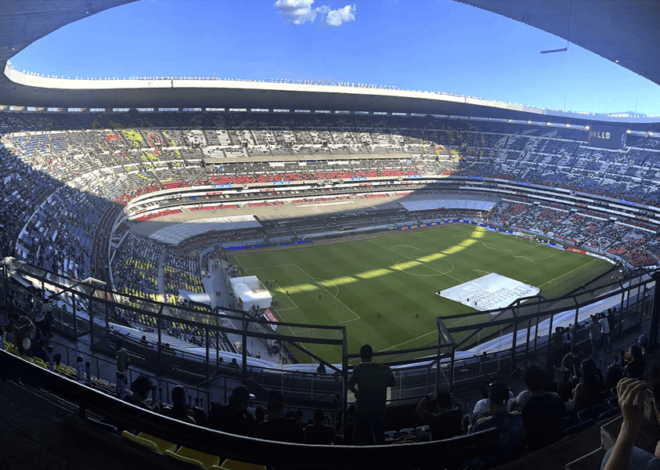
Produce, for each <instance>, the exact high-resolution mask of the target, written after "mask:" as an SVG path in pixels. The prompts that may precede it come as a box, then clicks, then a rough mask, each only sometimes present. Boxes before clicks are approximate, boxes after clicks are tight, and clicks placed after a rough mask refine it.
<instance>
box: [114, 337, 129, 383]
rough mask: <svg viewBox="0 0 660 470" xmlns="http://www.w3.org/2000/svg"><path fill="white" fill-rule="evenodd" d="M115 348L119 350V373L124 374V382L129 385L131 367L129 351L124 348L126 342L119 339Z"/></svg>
mask: <svg viewBox="0 0 660 470" xmlns="http://www.w3.org/2000/svg"><path fill="white" fill-rule="evenodd" d="M115 347H116V348H117V372H118V373H119V372H121V373H123V374H124V381H125V382H126V383H128V368H129V366H130V365H131V362H130V359H129V358H128V349H126V348H125V347H124V340H123V339H121V338H117V340H116V341H115Z"/></svg>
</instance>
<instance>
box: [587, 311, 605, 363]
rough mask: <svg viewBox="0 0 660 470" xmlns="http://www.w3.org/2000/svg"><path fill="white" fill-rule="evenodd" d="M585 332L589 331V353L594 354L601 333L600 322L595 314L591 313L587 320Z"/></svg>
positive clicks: (597, 347) (598, 346) (598, 347)
mask: <svg viewBox="0 0 660 470" xmlns="http://www.w3.org/2000/svg"><path fill="white" fill-rule="evenodd" d="M586 328H587V332H588V333H589V341H591V354H593V355H596V353H597V352H598V350H599V349H600V341H601V339H602V333H601V331H600V324H599V323H598V320H596V316H595V315H591V317H590V318H589V322H588V323H587V325H586Z"/></svg>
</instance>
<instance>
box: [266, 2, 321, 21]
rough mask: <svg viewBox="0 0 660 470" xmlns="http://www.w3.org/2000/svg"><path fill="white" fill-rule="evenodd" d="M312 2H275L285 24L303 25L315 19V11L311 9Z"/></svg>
mask: <svg viewBox="0 0 660 470" xmlns="http://www.w3.org/2000/svg"><path fill="white" fill-rule="evenodd" d="M313 4H314V0H277V1H276V2H275V8H277V9H278V10H279V11H280V13H281V14H282V16H284V18H285V20H286V21H287V23H293V24H303V23H307V22H312V21H314V20H315V19H316V15H317V11H316V10H315V9H313V8H312V5H313Z"/></svg>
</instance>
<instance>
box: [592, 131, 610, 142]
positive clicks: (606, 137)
mask: <svg viewBox="0 0 660 470" xmlns="http://www.w3.org/2000/svg"><path fill="white" fill-rule="evenodd" d="M591 137H595V138H597V139H603V140H610V133H609V132H603V131H591Z"/></svg>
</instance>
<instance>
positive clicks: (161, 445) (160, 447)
mask: <svg viewBox="0 0 660 470" xmlns="http://www.w3.org/2000/svg"><path fill="white" fill-rule="evenodd" d="M138 437H140V438H142V439H146V440H148V441H150V442H153V443H154V444H155V445H156V448H157V450H156V452H158V453H159V454H164V453H165V451H167V450H170V451H172V452H174V451H176V444H174V443H173V442H169V441H166V440H163V439H160V438H158V437H155V436H152V435H151V434H147V433H144V432H141V433H139V434H138Z"/></svg>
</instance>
